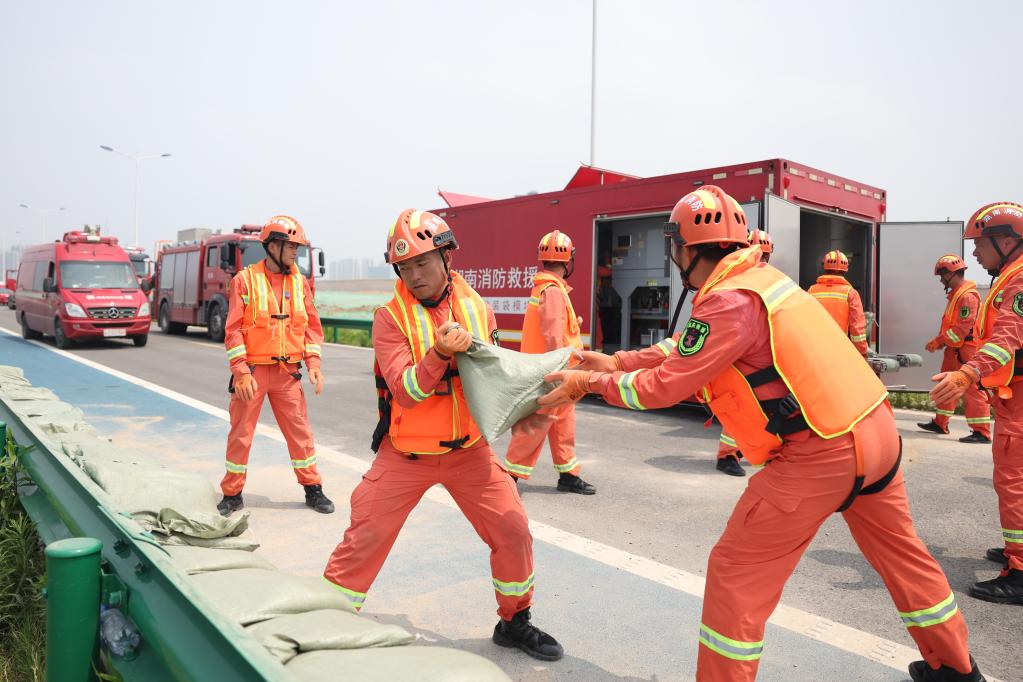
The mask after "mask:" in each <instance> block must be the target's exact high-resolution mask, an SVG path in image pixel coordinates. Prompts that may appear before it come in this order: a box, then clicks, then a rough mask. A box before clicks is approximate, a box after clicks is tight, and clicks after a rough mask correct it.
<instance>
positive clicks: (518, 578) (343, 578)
mask: <svg viewBox="0 0 1023 682" xmlns="http://www.w3.org/2000/svg"><path fill="white" fill-rule="evenodd" d="M437 483H440V484H441V485H443V486H444V487H445V488H446V489H447V491H448V492H449V493H450V494H451V497H452V498H454V500H455V503H456V504H457V505H458V508H459V509H461V510H462V513H463V514H465V516H466V518H467V519H468V520H469V523H471V524H472V526H473V528H474V529H475V530H476V532H477V533H478V534H479V536H480V538H482V539H483V541H484V542H485V543H486V544H487V545H488V546H489V547H490V571H491V579H492V581H493V585H494V595H495V597H496V598H497V606H498V609H497V612H498V614H499V615H500V616H501V618H504V619H506V620H507V619H510V618H511V617H512V616H514V615H515V614H516V613H518V612H519V611H522V610H523V609H526V608H528V607H529V606H530V604H532V603H533V537H532V535H530V533H529V519H527V518H526V511H525V509H523V507H522V501H521V500H520V499H519V494H518V491H517V490H516V489H515V483H514V482H513V481H512V480H511V477H509V476H508V473H507V472H506V471H505V470H504V469H503V468H502V467H501V465H500V464H499V463H498V461H497V459H496V458H495V457H494V452H493V450H491V449H490V446H489V445H487V444H486V443H485V442H484V441H482V440H481V441H480V442H479V444H477V445H475V446H473V447H471V448H466V449H464V450H457V451H455V452H451V453H448V454H444V455H420V456H419V457H418V459H409V458H408V457H407V456H406V455H405V454H404V453H401V452H398V451H397V450H395V448H394V445H392V444H391V439H390V438H384V441H383V443H381V445H380V451H379V452H378V453H377V456H376V459H375V460H374V461H373V465H372V466H371V467H370V469H369V471H367V472H366V474H365V475H364V476H363V477H362V482H361V483H359V485H357V486H356V487H355V490H354V491H352V505H351V507H352V517H351V524H350V525H349V527H348V530H346V531H345V535H344V539H343V540H342V541H341V544H339V545H338V546H337V547H336V548H335V549H334V552H333V553H332V554H331V555H330V559H329V560H328V561H327V567H326V569H325V570H324V572H323V577H324V578H326V579H327V580H328V581H330V582H331V583H333V584H334V585H337V586H338V587H341V588H344V590H345V592H346V594H349V593H350V594H351V595H354V596H355V597H359V598H363V599H365V596H366V593H367V592H369V589H370V586H372V584H373V581H374V580H375V579H376V577H377V574H378V573H379V572H380V569H381V567H383V565H384V561H385V560H386V559H387V555H388V554H389V553H390V551H391V547H392V546H393V545H394V541H395V540H396V539H397V537H398V533H399V532H400V531H401V528H402V526H403V525H404V524H405V519H407V518H408V515H409V513H410V512H411V511H412V509H413V508H414V507H415V506H416V505H417V504H418V503H419V500H420V499H422V497H423V494H424V493H426V491H427V490H428V489H429V488H430V487H431V486H433V485H435V484H437Z"/></svg>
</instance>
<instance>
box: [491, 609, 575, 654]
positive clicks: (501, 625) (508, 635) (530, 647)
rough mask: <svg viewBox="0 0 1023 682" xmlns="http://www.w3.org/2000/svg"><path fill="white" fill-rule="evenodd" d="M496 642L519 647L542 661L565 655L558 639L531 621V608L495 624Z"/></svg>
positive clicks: (500, 644)
mask: <svg viewBox="0 0 1023 682" xmlns="http://www.w3.org/2000/svg"><path fill="white" fill-rule="evenodd" d="M493 639H494V644H497V645H498V646H506V647H518V648H519V649H522V650H523V651H525V652H526V653H527V654H529V655H530V656H532V657H533V658H539V659H540V660H541V661H557V660H560V659H561V657H562V656H564V655H565V650H564V649H562V648H561V645H560V644H558V641H557V640H556V639H554V638H553V637H551V636H550V635H548V634H547V633H546V632H544V631H543V630H541V629H540V628H538V627H536V626H535V625H533V624H532V623H530V622H529V609H525V610H523V611H519V612H518V613H516V614H515V615H514V616H512V619H511V620H501V621H499V622H498V623H497V625H496V626H494V637H493Z"/></svg>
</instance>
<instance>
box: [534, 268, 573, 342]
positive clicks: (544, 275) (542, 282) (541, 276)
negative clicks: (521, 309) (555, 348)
mask: <svg viewBox="0 0 1023 682" xmlns="http://www.w3.org/2000/svg"><path fill="white" fill-rule="evenodd" d="M553 287H557V288H558V289H560V290H561V293H562V295H564V297H565V306H566V308H567V316H568V319H567V320H566V321H565V329H564V331H562V333H561V345H560V346H559V348H578V349H580V350H581V349H582V347H583V341H582V336H580V334H579V319H578V317H577V316H576V314H575V309H574V308H573V307H572V301H571V299H570V298H569V297H568V292H569V291H570V288H569V286H568V284H566V283H565V280H563V279H562V278H560V277H558V276H557V275H555V274H552V273H549V272H539V273H537V275H536V277H535V278H534V279H533V291H531V292H530V294H529V304H528V305H527V306H526V315H525V318H524V319H523V320H522V346H521V350H522V352H523V353H544V352H546V350H547V349H546V348H545V347H544V342H543V329H541V325H540V295H541V294H542V293H543V292H544V291H546V290H547V289H551V288H553Z"/></svg>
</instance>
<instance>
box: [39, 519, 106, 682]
mask: <svg viewBox="0 0 1023 682" xmlns="http://www.w3.org/2000/svg"><path fill="white" fill-rule="evenodd" d="M102 548H103V543H101V542H100V541H99V540H96V539H94V538H68V539H67V540H58V541H57V542H54V543H51V544H50V545H49V546H47V548H46V575H47V580H46V601H47V605H46V679H47V680H49V681H51V682H79V681H82V682H85V681H87V680H94V679H96V678H95V676H94V674H93V667H92V663H93V654H94V653H95V652H96V641H97V638H98V637H99V606H100V568H99V565H100V558H101V557H100V550H101V549H102Z"/></svg>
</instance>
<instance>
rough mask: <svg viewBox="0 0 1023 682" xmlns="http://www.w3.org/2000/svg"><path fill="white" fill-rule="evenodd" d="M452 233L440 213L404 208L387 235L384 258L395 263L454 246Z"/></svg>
mask: <svg viewBox="0 0 1023 682" xmlns="http://www.w3.org/2000/svg"><path fill="white" fill-rule="evenodd" d="M457 248H458V242H457V241H455V233H454V232H452V231H451V228H450V227H448V224H447V223H446V222H444V220H443V219H442V218H441V217H440V216H436V215H434V214H433V213H428V212H427V211H417V210H415V209H413V208H406V209H405V210H404V211H402V212H401V213H399V214H398V219H397V220H395V221H394V225H393V226H392V227H391V231H390V232H389V233H388V235H387V252H386V253H385V254H384V260H385V261H387V262H388V263H390V264H391V265H394V264H395V263H400V262H401V261H403V260H408V259H409V258H415V257H416V256H421V255H423V254H424V253H429V252H430V251H436V250H438V249H457Z"/></svg>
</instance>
